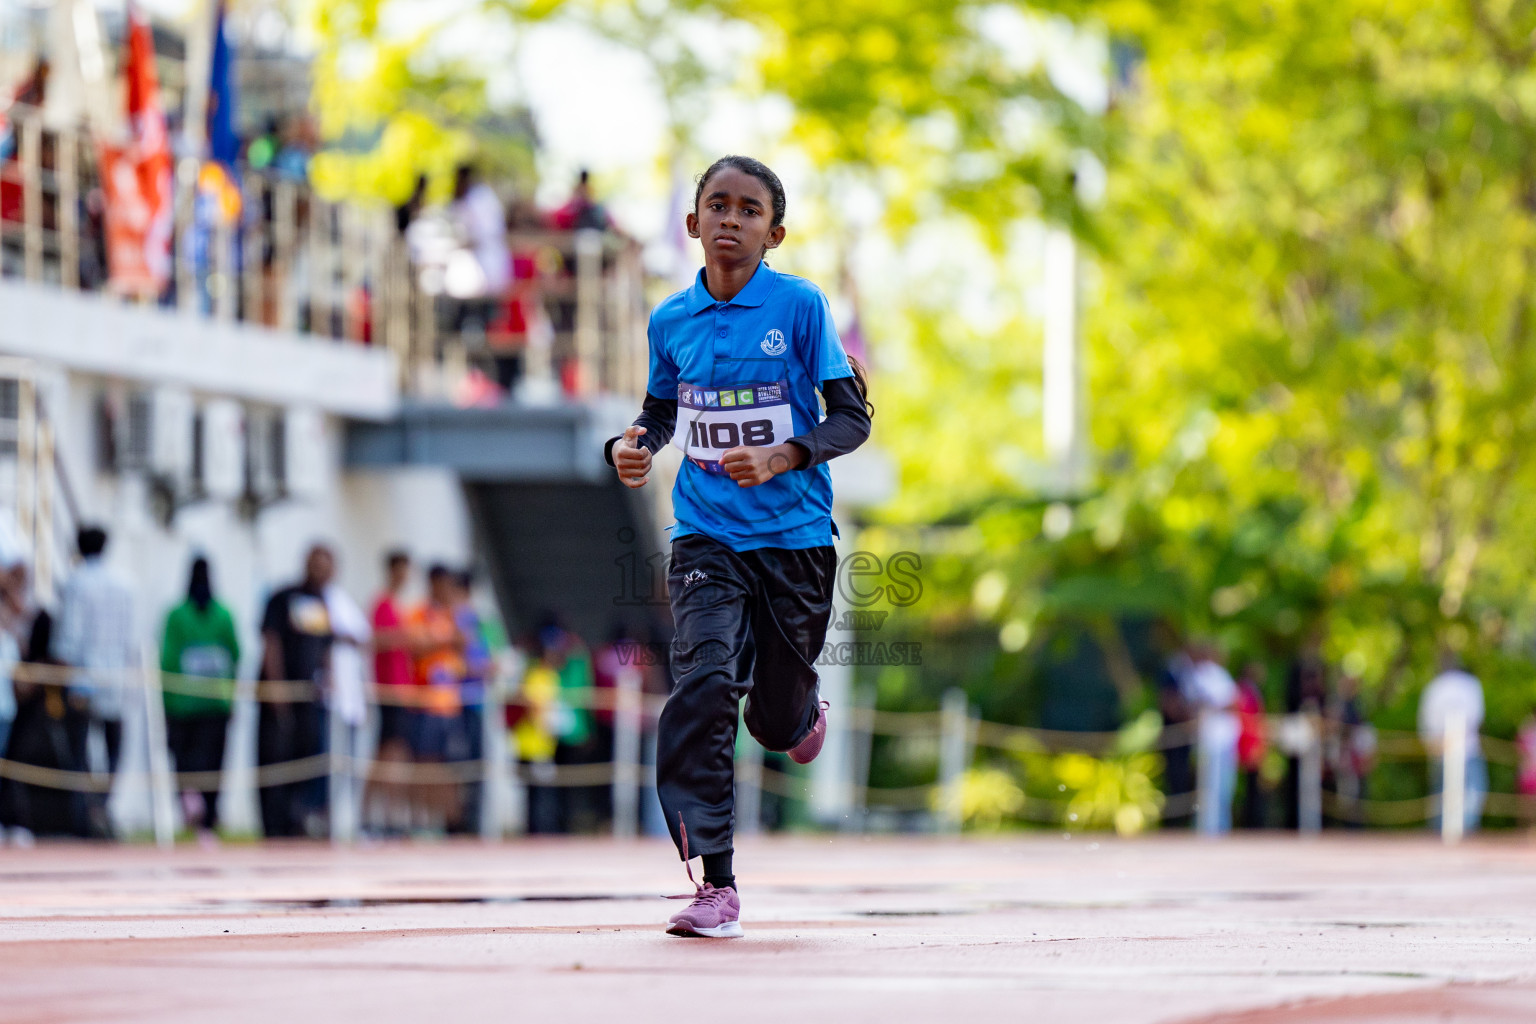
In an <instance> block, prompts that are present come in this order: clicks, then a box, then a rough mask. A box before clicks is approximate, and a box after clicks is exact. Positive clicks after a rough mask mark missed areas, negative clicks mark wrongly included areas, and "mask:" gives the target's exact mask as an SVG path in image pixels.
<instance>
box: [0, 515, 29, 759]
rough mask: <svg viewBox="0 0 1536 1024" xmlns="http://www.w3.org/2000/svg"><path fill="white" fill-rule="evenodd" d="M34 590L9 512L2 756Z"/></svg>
mask: <svg viewBox="0 0 1536 1024" xmlns="http://www.w3.org/2000/svg"><path fill="white" fill-rule="evenodd" d="M30 603H31V601H30V593H29V587H28V586H27V545H26V542H25V541H24V540H22V537H21V533H20V531H18V530H17V529H16V524H15V520H14V519H13V518H12V517H11V514H10V512H9V511H5V512H4V513H3V518H0V758H3V757H6V756H7V754H6V750H7V747H8V745H9V744H8V740H9V738H10V735H11V726H12V723H14V722H15V721H16V714H17V703H16V696H17V695H16V690H15V688H14V686H13V685H12V678H13V676H14V675H15V670H16V665H17V663H18V662H20V661H21V650H22V643H23V642H25V639H26V636H25V632H26V631H27V630H28V629H29V628H30V624H29V623H28V622H27V619H28V618H29V616H28V615H27V611H28V607H29V605H30Z"/></svg>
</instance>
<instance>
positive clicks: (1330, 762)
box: [1324, 672, 1376, 827]
mask: <svg viewBox="0 0 1536 1024" xmlns="http://www.w3.org/2000/svg"><path fill="white" fill-rule="evenodd" d="M1324 736H1325V740H1324V751H1325V763H1326V765H1327V768H1328V773H1329V775H1328V778H1327V780H1326V781H1325V783H1324V788H1331V789H1332V790H1333V792H1335V793H1336V794H1338V797H1339V800H1340V802H1341V804H1342V806H1343V807H1345V808H1347V810H1346V812H1345V814H1344V822H1345V824H1346V825H1348V826H1350V827H1359V826H1360V824H1361V818H1360V813H1359V810H1358V808H1359V805H1360V804H1359V802H1360V801H1361V800H1362V799H1364V797H1365V782H1366V779H1367V777H1369V775H1370V773H1371V768H1372V767H1373V766H1374V764H1375V759H1376V730H1375V729H1373V728H1372V727H1371V724H1370V723H1369V722H1368V721H1366V718H1365V713H1364V711H1363V710H1361V707H1360V679H1359V677H1358V676H1355V675H1353V674H1351V673H1347V672H1346V673H1345V674H1344V675H1343V676H1342V677H1340V679H1339V684H1338V688H1337V690H1336V691H1335V692H1334V694H1333V696H1332V697H1331V698H1330V699H1329V701H1328V708H1327V715H1326V720H1325V726H1324Z"/></svg>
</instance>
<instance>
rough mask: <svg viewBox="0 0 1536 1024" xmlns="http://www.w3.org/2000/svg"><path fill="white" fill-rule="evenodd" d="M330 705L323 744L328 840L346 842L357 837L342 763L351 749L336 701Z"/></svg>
mask: <svg viewBox="0 0 1536 1024" xmlns="http://www.w3.org/2000/svg"><path fill="white" fill-rule="evenodd" d="M334 692H335V691H334V689H333V690H332V693H333V694H334ZM330 705H331V706H330V707H328V708H326V711H325V722H326V734H327V736H328V738H329V742H328V743H327V744H326V746H327V747H328V748H329V750H330V757H328V758H327V759H326V769H327V771H326V780H325V781H326V790H327V794H328V795H329V797H330V801H329V802H330V805H331V842H333V843H337V844H340V843H350V842H352V840H353V839H355V838H357V835H356V831H355V829H354V828H353V825H354V822H353V821H352V809H351V806H350V804H351V796H352V787H351V786H350V785H349V782H350V781H351V780H350V779H349V778H348V777H347V776H348V774H349V772H348V766H347V764H346V762H347V761H349V760H350V759H351V754H352V752H351V751H350V750H348V749H347V723H346V722H344V721H342V718H341V715H340V714H339V713H338V711H337V708H336V706H335V705H336V701H334V700H332V701H331V702H330Z"/></svg>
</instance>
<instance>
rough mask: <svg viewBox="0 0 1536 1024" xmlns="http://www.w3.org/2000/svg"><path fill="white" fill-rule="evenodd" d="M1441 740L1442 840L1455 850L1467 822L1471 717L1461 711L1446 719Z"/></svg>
mask: <svg viewBox="0 0 1536 1024" xmlns="http://www.w3.org/2000/svg"><path fill="white" fill-rule="evenodd" d="M1441 740H1442V742H1441V751H1440V756H1441V758H1442V761H1441V765H1440V838H1441V839H1443V840H1444V841H1445V843H1446V845H1448V846H1455V845H1456V844H1457V843H1459V842H1461V837H1462V834H1463V833H1464V832H1465V831H1466V818H1467V717H1466V715H1465V714H1464V713H1463V712H1462V711H1461V710H1460V709H1452V710H1451V711H1450V712H1449V713H1448V714H1447V715H1446V717H1445V734H1444V736H1442V737H1441Z"/></svg>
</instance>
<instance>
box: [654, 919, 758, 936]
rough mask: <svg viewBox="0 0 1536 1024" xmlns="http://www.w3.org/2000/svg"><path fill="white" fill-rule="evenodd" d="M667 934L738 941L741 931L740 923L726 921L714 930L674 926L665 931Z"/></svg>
mask: <svg viewBox="0 0 1536 1024" xmlns="http://www.w3.org/2000/svg"><path fill="white" fill-rule="evenodd" d="M667 934H668V935H682V936H685V937H690V936H691V937H693V938H700V939H739V938H741V936H742V931H741V922H740V921H727V922H726V923H725V924H722V925H719V926H717V927H715V928H691V927H689V926H688V925H685V924H675V925H672V926H671V927H670V928H668V929H667Z"/></svg>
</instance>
